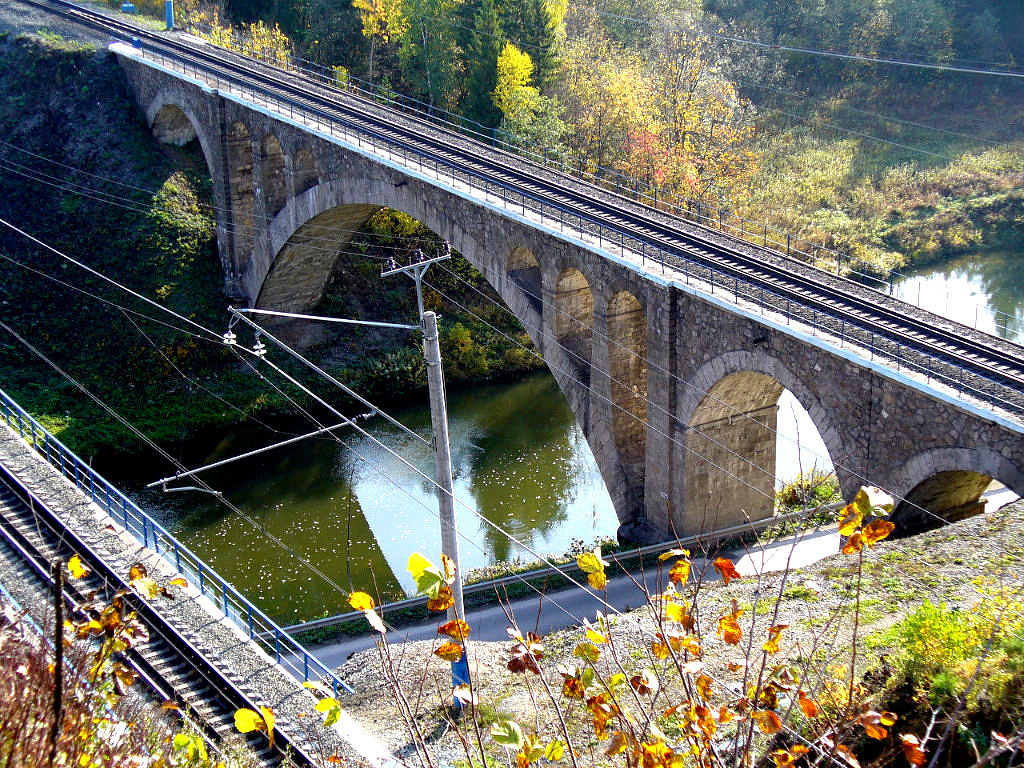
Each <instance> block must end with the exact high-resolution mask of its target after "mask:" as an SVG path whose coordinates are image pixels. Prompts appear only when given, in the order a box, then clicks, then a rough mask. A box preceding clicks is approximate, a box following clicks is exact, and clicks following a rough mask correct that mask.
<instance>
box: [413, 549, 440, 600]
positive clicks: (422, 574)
mask: <svg viewBox="0 0 1024 768" xmlns="http://www.w3.org/2000/svg"><path fill="white" fill-rule="evenodd" d="M406 570H408V571H409V573H410V574H412V578H413V580H414V581H415V582H416V592H417V593H418V594H421V595H426V596H427V597H430V598H434V599H436V598H437V595H438V592H439V591H440V589H441V585H442V584H443V583H444V576H442V575H441V571H439V570H438V568H437V566H436V565H434V564H433V563H432V562H430V561H429V560H427V558H425V557H424V556H423V555H421V554H420V553H419V552H413V553H412V554H411V555H409V562H408V564H407V565H406Z"/></svg>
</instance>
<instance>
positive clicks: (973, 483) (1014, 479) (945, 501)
mask: <svg viewBox="0 0 1024 768" xmlns="http://www.w3.org/2000/svg"><path fill="white" fill-rule="evenodd" d="M992 480H998V481H999V482H1001V483H1002V484H1003V485H1005V486H1006V487H1007V488H1009V489H1011V490H1012V491H1014V492H1015V493H1017V494H1019V495H1022V496H1024V472H1021V470H1020V468H1019V467H1017V466H1015V465H1014V464H1013V463H1012V462H1010V461H1008V460H1007V459H1006V458H1004V457H1003V456H1002V455H1000V454H999V453H998V452H997V451H993V450H989V449H984V448H983V449H971V450H968V449H962V448H945V449H939V450H932V451H925V452H923V453H919V454H918V455H916V456H914V458H913V459H911V460H910V461H909V462H907V464H906V466H905V467H903V469H902V472H901V473H900V484H899V486H897V487H895V488H893V489H892V490H893V492H894V493H895V494H896V495H897V497H898V498H900V499H902V501H900V502H899V503H897V505H896V513H895V514H894V515H893V521H894V522H895V523H896V525H897V527H898V528H899V529H901V530H904V531H907V530H917V529H920V528H931V527H934V526H935V525H937V524H939V522H940V520H937V519H936V517H935V516H938V518H942V519H944V520H948V521H951V522H952V521H956V520H960V519H962V518H964V517H967V516H969V515H971V514H974V513H975V512H977V511H980V508H979V502H980V500H981V494H982V493H983V492H984V491H985V489H986V488H987V487H988V485H989V483H990V482H991V481H992Z"/></svg>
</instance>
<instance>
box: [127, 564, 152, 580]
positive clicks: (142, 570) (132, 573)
mask: <svg viewBox="0 0 1024 768" xmlns="http://www.w3.org/2000/svg"><path fill="white" fill-rule="evenodd" d="M148 575H149V571H147V570H146V566H144V565H143V564H142V563H132V565H131V567H129V568H128V581H137V580H138V579H144V578H146V576H148Z"/></svg>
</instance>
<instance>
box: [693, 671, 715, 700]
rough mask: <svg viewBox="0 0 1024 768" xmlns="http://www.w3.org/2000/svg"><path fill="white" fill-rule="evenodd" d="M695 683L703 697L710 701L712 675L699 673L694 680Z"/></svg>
mask: <svg viewBox="0 0 1024 768" xmlns="http://www.w3.org/2000/svg"><path fill="white" fill-rule="evenodd" d="M693 684H694V685H695V686H696V688H697V693H699V694H700V695H701V696H702V697H703V699H704V701H710V700H711V678H710V677H708V676H707V675H698V676H697V679H696V680H694V681H693Z"/></svg>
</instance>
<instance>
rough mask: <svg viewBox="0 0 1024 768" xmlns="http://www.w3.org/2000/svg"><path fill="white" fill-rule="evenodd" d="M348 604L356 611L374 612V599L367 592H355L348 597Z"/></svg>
mask: <svg viewBox="0 0 1024 768" xmlns="http://www.w3.org/2000/svg"><path fill="white" fill-rule="evenodd" d="M348 604H349V605H351V606H352V609H353V610H355V611H372V610H373V606H374V602H373V598H372V597H370V595H368V594H366V593H365V592H353V593H352V594H351V595H349V596H348Z"/></svg>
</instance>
